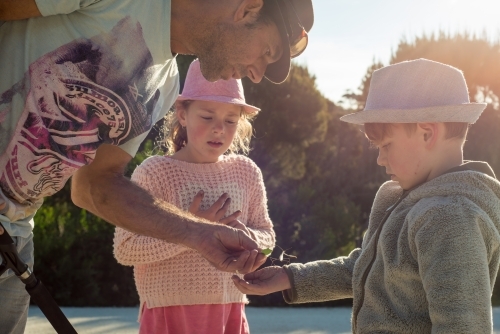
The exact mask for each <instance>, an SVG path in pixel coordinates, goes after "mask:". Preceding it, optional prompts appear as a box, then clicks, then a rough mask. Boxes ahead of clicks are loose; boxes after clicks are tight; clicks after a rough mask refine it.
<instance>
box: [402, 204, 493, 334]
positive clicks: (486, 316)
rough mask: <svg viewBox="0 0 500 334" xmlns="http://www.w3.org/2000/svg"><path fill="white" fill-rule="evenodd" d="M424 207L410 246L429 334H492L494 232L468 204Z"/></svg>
mask: <svg viewBox="0 0 500 334" xmlns="http://www.w3.org/2000/svg"><path fill="white" fill-rule="evenodd" d="M429 200H431V199H426V200H424V201H429ZM436 202H437V203H438V204H436ZM428 204H430V205H429V206H431V208H430V209H429V210H424V212H422V214H420V215H416V218H415V219H413V221H412V224H413V225H412V227H413V228H412V229H410V232H411V234H410V240H413V245H412V246H411V247H413V252H414V253H415V254H414V256H416V258H417V260H418V266H419V270H420V276H421V279H422V284H423V288H424V291H425V294H426V298H427V301H428V307H429V316H430V319H431V321H432V333H490V332H491V331H492V329H493V327H492V326H493V323H492V315H491V300H490V298H491V294H492V290H493V283H494V280H495V275H496V272H497V270H498V261H496V263H490V261H491V262H495V261H494V259H498V257H497V256H493V254H494V253H497V252H498V251H499V235H498V231H497V230H496V228H495V227H494V225H493V223H492V222H491V220H490V219H489V217H488V216H487V215H486V214H485V213H484V212H482V210H480V209H479V208H478V207H477V206H475V205H474V204H473V203H471V202H469V201H468V200H460V199H458V200H457V199H453V198H439V201H437V200H436V199H435V198H434V201H433V202H432V203H430V202H429V203H428ZM492 271H493V273H492Z"/></svg>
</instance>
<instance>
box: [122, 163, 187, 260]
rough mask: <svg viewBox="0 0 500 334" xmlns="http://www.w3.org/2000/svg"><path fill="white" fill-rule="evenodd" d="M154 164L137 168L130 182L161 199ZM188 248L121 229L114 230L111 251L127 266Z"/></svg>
mask: <svg viewBox="0 0 500 334" xmlns="http://www.w3.org/2000/svg"><path fill="white" fill-rule="evenodd" d="M153 167H154V164H152V163H150V161H146V162H145V163H143V164H142V165H140V166H138V167H137V168H136V169H135V171H134V173H133V174H132V181H133V182H134V183H136V184H137V185H138V186H139V187H141V188H143V189H145V190H147V191H148V192H149V193H151V194H152V195H153V196H154V197H156V198H161V199H163V198H164V197H165V195H164V194H162V188H163V187H161V186H160V185H161V184H162V180H158V177H157V176H152V175H157V173H152V170H153ZM188 249H189V248H187V247H184V246H181V245H177V244H173V243H169V242H166V241H164V240H162V239H157V238H152V237H148V236H143V235H140V234H136V233H133V232H129V231H127V230H124V229H122V228H119V227H117V228H116V229H115V235H114V240H113V251H114V255H115V258H116V260H117V261H118V262H119V263H121V264H123V265H128V266H133V265H136V264H145V263H152V262H157V261H162V260H166V259H168V258H171V257H174V256H176V255H178V254H180V253H182V252H184V251H186V250H188Z"/></svg>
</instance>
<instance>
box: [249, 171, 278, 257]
mask: <svg viewBox="0 0 500 334" xmlns="http://www.w3.org/2000/svg"><path fill="white" fill-rule="evenodd" d="M252 166H253V168H252V170H253V172H254V178H253V179H254V182H252V186H251V187H252V188H251V194H250V202H249V208H248V221H247V228H248V230H249V231H250V233H251V234H252V237H253V239H254V240H255V241H256V242H257V244H258V245H259V247H260V248H271V249H272V248H274V245H275V241H276V236H275V233H274V230H273V223H272V221H271V218H269V213H268V209H267V195H266V189H265V186H264V179H263V178H262V172H261V171H260V169H259V168H258V167H257V166H256V165H255V164H253V163H252Z"/></svg>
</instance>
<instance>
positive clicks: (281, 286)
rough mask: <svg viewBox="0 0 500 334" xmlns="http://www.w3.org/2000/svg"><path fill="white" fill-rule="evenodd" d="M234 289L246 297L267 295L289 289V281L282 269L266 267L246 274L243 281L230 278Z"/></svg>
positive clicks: (234, 277)
mask: <svg viewBox="0 0 500 334" xmlns="http://www.w3.org/2000/svg"><path fill="white" fill-rule="evenodd" d="M231 278H232V280H233V283H234V285H236V288H238V290H240V291H241V292H242V293H244V294H247V295H260V296H263V295H267V294H270V293H273V292H276V291H283V290H287V289H290V288H291V287H292V286H291V284H290V279H289V278H288V275H287V274H286V272H285V269H283V268H282V267H277V266H272V267H266V268H263V269H261V270H257V271H256V272H253V273H249V274H246V275H245V276H243V279H241V278H239V277H238V276H236V275H233V277H231Z"/></svg>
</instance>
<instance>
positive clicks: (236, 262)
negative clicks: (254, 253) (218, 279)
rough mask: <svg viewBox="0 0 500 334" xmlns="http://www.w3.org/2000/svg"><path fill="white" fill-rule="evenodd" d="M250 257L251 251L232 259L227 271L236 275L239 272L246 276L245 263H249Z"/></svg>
mask: <svg viewBox="0 0 500 334" xmlns="http://www.w3.org/2000/svg"><path fill="white" fill-rule="evenodd" d="M249 256H250V251H248V250H246V251H243V252H242V253H241V254H240V255H239V256H238V257H237V258H236V259H232V260H231V262H229V263H228V265H227V267H226V270H225V271H229V272H233V273H234V272H236V270H238V271H239V272H240V273H242V274H246V272H244V271H243V268H244V267H245V263H246V262H247V260H248V257H249Z"/></svg>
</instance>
